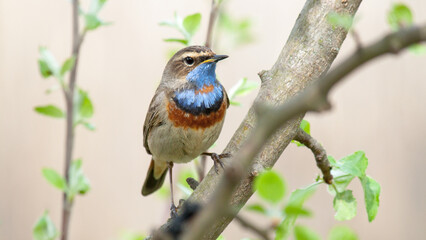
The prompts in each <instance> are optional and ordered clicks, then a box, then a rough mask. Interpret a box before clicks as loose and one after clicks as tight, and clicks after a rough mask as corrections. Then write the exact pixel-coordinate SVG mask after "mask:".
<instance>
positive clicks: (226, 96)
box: [222, 86, 230, 108]
mask: <svg viewBox="0 0 426 240" xmlns="http://www.w3.org/2000/svg"><path fill="white" fill-rule="evenodd" d="M222 89H223V94H224V95H225V98H226V108H229V105H230V104H229V97H228V93H226V90H225V88H224V87H223V86H222Z"/></svg>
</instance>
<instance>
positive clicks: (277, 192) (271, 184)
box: [254, 170, 285, 203]
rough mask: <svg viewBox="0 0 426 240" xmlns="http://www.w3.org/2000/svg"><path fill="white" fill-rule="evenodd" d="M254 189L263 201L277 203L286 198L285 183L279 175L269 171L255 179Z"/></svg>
mask: <svg viewBox="0 0 426 240" xmlns="http://www.w3.org/2000/svg"><path fill="white" fill-rule="evenodd" d="M254 189H255V190H256V191H257V193H258V194H259V196H261V197H262V198H263V199H265V200H267V201H269V202H272V203H277V202H279V201H280V200H281V199H282V198H283V197H284V194H285V183H284V180H283V178H282V177H281V175H280V174H279V173H277V172H275V171H273V170H268V171H265V172H262V173H261V174H260V175H259V176H257V177H256V178H255V180H254Z"/></svg>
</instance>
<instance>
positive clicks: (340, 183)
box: [328, 168, 355, 195]
mask: <svg viewBox="0 0 426 240" xmlns="http://www.w3.org/2000/svg"><path fill="white" fill-rule="evenodd" d="M331 175H333V177H334V178H333V184H334V186H335V187H336V188H337V191H339V192H343V191H345V190H346V188H347V187H348V185H349V184H350V183H351V181H352V180H353V179H354V178H355V176H353V175H351V174H346V173H344V172H342V171H340V170H339V169H335V168H334V169H332V170H331ZM328 190H329V192H330V193H331V194H332V195H336V191H335V190H334V187H333V186H331V185H329V186H328Z"/></svg>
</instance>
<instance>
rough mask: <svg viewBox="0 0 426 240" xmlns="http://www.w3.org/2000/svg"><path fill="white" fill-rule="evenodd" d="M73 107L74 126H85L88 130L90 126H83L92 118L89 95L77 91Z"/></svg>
mask: <svg viewBox="0 0 426 240" xmlns="http://www.w3.org/2000/svg"><path fill="white" fill-rule="evenodd" d="M74 106H75V113H76V114H75V119H74V124H75V125H77V124H80V123H82V124H83V125H86V127H88V128H89V129H90V127H91V126H89V125H87V124H84V123H85V122H86V121H85V120H87V119H89V118H91V117H92V116H93V113H94V110H93V104H92V101H91V100H90V97H89V94H88V93H87V92H85V91H83V90H82V89H79V90H78V92H77V94H76V96H75V98H74Z"/></svg>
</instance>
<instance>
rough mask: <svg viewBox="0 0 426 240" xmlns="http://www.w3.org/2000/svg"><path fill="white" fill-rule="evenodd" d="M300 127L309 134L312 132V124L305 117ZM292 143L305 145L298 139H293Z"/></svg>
mask: <svg viewBox="0 0 426 240" xmlns="http://www.w3.org/2000/svg"><path fill="white" fill-rule="evenodd" d="M300 128H301V129H302V130H303V131H305V132H306V133H307V134H311V124H310V123H309V122H308V121H306V120H305V119H302V121H301V122H300ZM291 142H292V143H295V144H296V145H297V146H298V147H302V146H305V145H303V144H302V143H300V142H299V141H296V140H291Z"/></svg>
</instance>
